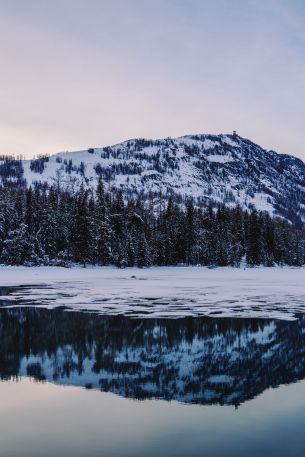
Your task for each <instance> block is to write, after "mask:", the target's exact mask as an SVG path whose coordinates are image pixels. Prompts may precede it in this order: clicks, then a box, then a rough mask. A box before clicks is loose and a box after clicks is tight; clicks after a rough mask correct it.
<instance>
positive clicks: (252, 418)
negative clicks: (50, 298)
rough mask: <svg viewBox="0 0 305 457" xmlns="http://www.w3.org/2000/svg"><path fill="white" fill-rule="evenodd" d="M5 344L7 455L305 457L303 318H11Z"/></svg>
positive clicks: (4, 327) (59, 314)
mask: <svg viewBox="0 0 305 457" xmlns="http://www.w3.org/2000/svg"><path fill="white" fill-rule="evenodd" d="M0 339H1V349H0V378H1V381H0V401H1V415H0V416H1V417H0V428H1V440H0V455H1V456H2V455H3V456H5V457H20V456H22V457H42V456H43V457H51V456H54V455H65V456H68V457H70V456H71V457H72V456H73V457H98V456H101V455H105V456H113V457H126V456H128V457H129V456H130V457H140V456H141V457H142V456H148V457H150V456H151V457H154V456H156V455H159V456H161V457H168V456H169V457H171V456H175V457H185V456H198V457H199V456H202V455H209V456H213V457H214V456H227V455H234V456H237V457H239V456H240V457H241V456H244V455H248V456H249V457H258V456H261V455H276V456H280V457H282V456H283V457H284V456H285V457H287V456H303V455H304V446H305V437H304V433H303V430H304V426H305V417H304V408H305V381H304V378H305V316H304V317H303V316H299V317H298V318H297V319H295V320H293V321H286V320H273V319H254V318H247V319H242V318H239V319H235V318H209V317H187V318H181V319H164V318H163V319H160V318H159V319H157V318H151V319H142V318H134V319H130V318H128V317H124V316H103V315H98V314H92V313H79V312H73V313H71V312H67V311H65V310H64V309H62V308H57V309H53V310H49V309H41V308H37V307H20V308H6V307H5V308H1V309H0ZM275 387H277V388H275Z"/></svg>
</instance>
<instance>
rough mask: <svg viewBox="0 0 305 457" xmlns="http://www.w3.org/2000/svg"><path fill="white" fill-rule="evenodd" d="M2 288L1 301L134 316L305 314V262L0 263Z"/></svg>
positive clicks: (278, 315) (288, 316) (283, 317)
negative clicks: (232, 264) (133, 265)
mask: <svg viewBox="0 0 305 457" xmlns="http://www.w3.org/2000/svg"><path fill="white" fill-rule="evenodd" d="M21 286H22V287H21ZM0 288H2V289H1V293H2V297H1V298H2V305H5V306H14V305H18V306H20V305H22V304H23V305H27V304H36V305H38V306H44V307H49V308H51V307H52V308H54V307H58V306H66V307H69V308H70V309H74V310H90V311H98V312H100V313H102V314H108V315H125V316H132V317H183V316H221V317H262V318H268V317H270V318H276V319H293V318H294V316H295V314H298V313H303V312H305V268H289V267H283V268H278V267H277V268H247V269H242V268H241V269H238V268H215V269H209V268H203V267H155V268H147V269H137V268H126V269H124V270H118V269H116V268H111V267H105V268H86V269H84V268H79V267H78V268H70V269H67V268H54V267H39V268H25V267H19V268H18V267H15V268H14V267H0Z"/></svg>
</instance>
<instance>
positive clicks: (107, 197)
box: [0, 178, 305, 267]
mask: <svg viewBox="0 0 305 457" xmlns="http://www.w3.org/2000/svg"><path fill="white" fill-rule="evenodd" d="M0 262H1V263H3V264H10V265H68V264H70V263H80V264H83V265H86V264H93V265H116V266H118V267H125V266H139V267H144V266H149V265H178V264H187V265H198V264H200V265H208V266H213V265H215V266H216V265H217V266H226V265H231V266H239V265H240V264H241V262H246V263H247V264H248V265H253V266H254V265H266V266H272V265H276V264H277V265H284V264H287V265H303V264H305V232H304V231H303V230H301V229H299V228H296V227H294V226H293V225H292V224H290V223H288V222H287V221H285V220H283V219H280V218H271V217H270V216H269V214H267V213H266V212H258V211H256V210H254V211H251V212H249V211H243V210H242V209H241V208H240V207H239V206H237V207H234V208H228V207H225V206H223V205H221V206H219V207H218V208H217V209H215V208H212V207H211V206H208V207H206V208H197V207H196V206H194V204H193V202H192V200H189V201H188V202H187V203H186V205H185V206H181V205H177V204H176V203H175V202H174V200H173V199H171V198H170V197H169V198H166V199H165V198H162V196H160V199H159V201H158V202H156V201H155V200H154V201H153V200H147V199H146V200H145V201H143V200H142V199H141V198H137V199H130V200H129V201H124V199H123V195H122V193H121V192H120V191H119V190H115V189H113V190H111V191H107V192H106V191H105V188H104V184H103V181H102V179H101V178H100V179H99V181H98V185H97V188H96V189H94V190H92V189H87V188H85V187H83V186H81V187H80V188H79V189H77V190H74V191H72V190H69V189H66V188H61V187H60V186H59V185H55V184H54V185H48V184H46V183H45V184H40V183H37V184H35V185H34V186H33V187H29V188H25V187H24V186H15V187H13V186H3V187H1V188H0Z"/></svg>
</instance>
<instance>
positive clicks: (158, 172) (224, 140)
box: [0, 134, 305, 222]
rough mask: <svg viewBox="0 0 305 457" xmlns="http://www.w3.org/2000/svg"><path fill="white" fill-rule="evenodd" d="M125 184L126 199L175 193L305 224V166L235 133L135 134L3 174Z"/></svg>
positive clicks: (3, 166) (0, 169) (1, 175)
mask: <svg viewBox="0 0 305 457" xmlns="http://www.w3.org/2000/svg"><path fill="white" fill-rule="evenodd" d="M98 176H102V178H103V179H104V181H105V183H106V188H112V187H115V188H119V189H122V191H123V194H124V195H125V196H126V197H132V196H137V195H141V196H142V197H143V198H148V197H150V198H154V199H155V201H156V202H157V201H158V198H159V197H160V193H161V194H162V195H163V196H169V195H172V196H173V197H174V199H175V200H176V201H177V202H181V203H183V202H184V201H185V200H186V199H188V198H189V197H193V198H194V201H195V202H196V204H198V205H201V204H203V205H205V204H206V203H212V204H213V205H217V204H219V203H224V204H225V205H229V206H234V205H236V204H240V205H241V206H242V207H243V208H244V209H253V208H256V209H257V210H266V211H268V212H269V213H270V214H271V215H279V216H282V217H285V218H287V219H289V220H291V221H293V222H298V221H299V220H300V219H302V220H303V221H305V164H304V162H302V160H300V159H298V158H295V157H293V156H289V155H285V154H278V153H276V152H273V151H266V150H264V149H263V148H261V147H260V146H258V145H256V144H254V143H252V142H251V141H249V140H247V139H244V138H241V137H240V136H238V135H236V134H233V135H217V136H213V135H189V136H183V137H179V138H175V139H172V138H166V139H161V140H145V139H135V140H129V141H125V142H123V143H121V144H117V145H115V146H111V147H110V146H108V147H104V148H89V149H88V150H86V151H78V152H65V153H59V154H56V155H54V156H51V157H41V158H39V159H36V160H24V161H21V162H20V161H19V162H18V161H12V162H11V163H10V164H9V165H8V163H7V162H4V161H2V162H0V179H2V181H7V180H16V179H17V180H20V181H23V182H24V180H26V183H27V184H28V185H30V184H33V183H34V182H36V181H40V182H45V181H47V182H48V183H52V182H56V183H58V182H60V183H61V185H66V186H69V187H73V186H74V187H75V186H79V185H80V183H81V182H83V183H84V184H85V185H86V186H96V183H97V179H98Z"/></svg>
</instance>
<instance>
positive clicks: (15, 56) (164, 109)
mask: <svg viewBox="0 0 305 457" xmlns="http://www.w3.org/2000/svg"><path fill="white" fill-rule="evenodd" d="M304 24H305V1H304V0H0V153H8V154H24V155H26V156H27V157H31V156H33V155H34V154H37V153H38V154H39V153H55V152H58V151H65V150H70V151H73V150H79V149H85V148H88V147H99V146H100V147H101V146H105V145H109V144H114V143H118V142H120V141H123V140H125V139H129V138H135V137H146V138H162V137H167V136H172V137H174V136H180V135H185V134H191V133H231V132H232V131H233V130H237V132H238V133H239V134H240V135H241V136H244V137H247V138H249V139H251V140H252V141H255V142H257V143H258V144H260V145H261V146H263V147H265V148H266V149H274V150H277V151H279V152H286V153H290V154H293V155H297V156H299V157H301V158H303V159H305V146H304V144H303V143H304V141H303V140H304V131H305V26H304Z"/></svg>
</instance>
